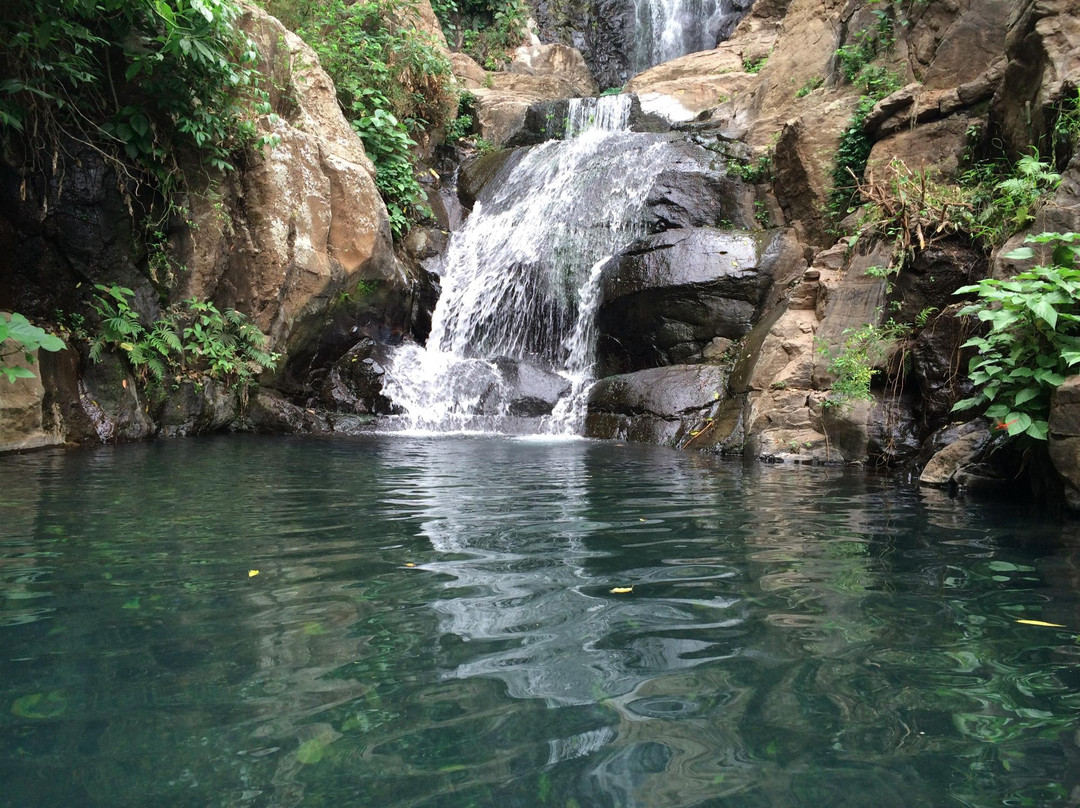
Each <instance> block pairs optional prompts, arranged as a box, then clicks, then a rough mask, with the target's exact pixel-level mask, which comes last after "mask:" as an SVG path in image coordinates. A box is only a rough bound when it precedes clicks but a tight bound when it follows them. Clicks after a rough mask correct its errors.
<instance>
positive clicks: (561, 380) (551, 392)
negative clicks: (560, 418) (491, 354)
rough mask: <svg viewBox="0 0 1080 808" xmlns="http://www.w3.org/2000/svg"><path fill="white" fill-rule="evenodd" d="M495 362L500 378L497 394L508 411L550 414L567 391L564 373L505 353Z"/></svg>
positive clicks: (532, 415) (528, 415)
mask: <svg viewBox="0 0 1080 808" xmlns="http://www.w3.org/2000/svg"><path fill="white" fill-rule="evenodd" d="M494 365H495V367H496V368H497V369H498V371H499V375H500V376H501V377H502V382H503V389H502V390H501V391H500V395H499V398H500V399H501V401H502V402H503V406H504V407H505V408H506V412H507V413H509V414H510V415H516V416H520V417H523V418H539V417H540V416H542V415H549V414H550V413H551V411H552V410H553V409H554V408H555V405H556V404H557V403H558V402H559V399H561V398H562V397H563V396H565V395H566V394H567V393H569V392H570V382H569V381H567V379H566V378H565V377H564V376H560V375H559V374H557V373H552V372H551V371H549V370H546V369H543V368H539V367H537V366H535V365H532V364H529V363H526V362H518V361H516V360H514V359H510V358H508V357H499V358H498V359H496V360H494Z"/></svg>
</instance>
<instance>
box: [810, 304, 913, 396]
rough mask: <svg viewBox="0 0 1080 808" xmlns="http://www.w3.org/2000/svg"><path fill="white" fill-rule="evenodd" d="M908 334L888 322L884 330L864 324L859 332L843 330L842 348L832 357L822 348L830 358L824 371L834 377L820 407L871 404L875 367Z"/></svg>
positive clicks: (856, 330) (904, 329)
mask: <svg viewBox="0 0 1080 808" xmlns="http://www.w3.org/2000/svg"><path fill="white" fill-rule="evenodd" d="M907 330H908V329H907V328H906V327H905V326H902V325H899V324H897V323H895V322H893V321H891V320H890V321H889V322H888V323H886V324H885V325H883V326H877V325H873V324H871V323H867V324H866V325H864V326H862V327H861V328H849V329H846V330H845V331H844V336H845V337H846V339H845V340H844V344H843V345H842V346H841V347H840V350H839V351H837V352H836V353H835V354H830V352H829V349H828V348H827V347H823V348H821V349H820V350H821V352H822V353H823V354H825V355H826V356H829V358H830V361H829V365H828V368H827V370H828V372H829V373H831V374H832V375H833V376H834V377H835V380H834V381H833V383H832V386H831V387H830V389H829V395H828V397H827V398H825V400H824V401H822V406H823V407H825V408H827V409H828V408H833V407H836V408H844V407H848V406H850V405H851V404H852V402H855V401H873V396H872V395H870V383H871V381H872V380H873V378H874V374H875V373H877V366H878V365H879V364H881V362H882V360H884V359H885V357H886V356H887V355H888V353H889V349H890V347H891V346H892V345H893V344H894V343H895V342H896V341H897V340H898V339H900V338H901V337H903V336H904V335H905V334H906V333H907Z"/></svg>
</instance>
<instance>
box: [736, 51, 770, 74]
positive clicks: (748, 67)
mask: <svg viewBox="0 0 1080 808" xmlns="http://www.w3.org/2000/svg"><path fill="white" fill-rule="evenodd" d="M768 61H769V54H765V55H764V56H760V57H758V58H757V59H743V63H742V69H743V73H760V72H761V68H763V67H765V63H766V62H768Z"/></svg>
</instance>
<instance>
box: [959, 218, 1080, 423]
mask: <svg viewBox="0 0 1080 808" xmlns="http://www.w3.org/2000/svg"><path fill="white" fill-rule="evenodd" d="M1025 241H1026V243H1029V244H1043V245H1052V246H1053V258H1052V261H1051V263H1050V264H1049V265H1047V266H1043V265H1038V266H1034V267H1032V268H1031V269H1029V270H1026V271H1025V272H1021V273H1019V274H1018V275H1016V276H1015V277H1014V278H1011V279H1008V280H997V279H990V278H988V279H986V280H982V281H980V282H979V283H977V284H973V285H970V286H964V287H962V288H960V289H957V290H956V294H970V293H974V294H976V295H978V300H977V301H976V302H974V303H972V304H971V305H969V306H966V307H964V308H963V309H961V311H960V314H963V315H975V316H976V317H978V319H979V320H981V321H983V322H985V323H987V324H988V326H989V331H988V332H987V333H986V335H985V336H977V337H973V338H972V339H970V340H968V341H967V342H966V343H965V347H972V348H975V349H976V351H977V352H976V354H975V356H974V357H972V359H971V363H970V365H969V367H968V375H969V377H970V379H971V381H972V382H973V383H974V384H976V385H980V386H981V389H980V390H979V392H978V393H977V394H976V395H975V396H973V397H972V398H967V399H964V400H963V401H960V402H957V404H956V405H955V406H954V407H953V409H954V410H970V409H976V408H978V409H982V410H983V412H984V414H985V415H987V416H988V417H990V418H994V419H996V421H997V429H1001V430H1005V431H1007V432H1008V434H1009V435H1010V436H1017V435H1027V436H1028V437H1030V438H1034V439H1036V440H1046V436H1047V415H1048V413H1049V408H1050V395H1051V393H1052V392H1053V390H1054V388H1055V387H1058V386H1060V385H1061V384H1062V383H1064V381H1065V377H1066V375H1067V374H1068V373H1069V372H1070V369H1071V368H1072V367H1073V366H1075V365H1077V364H1080V266H1078V265H1080V233H1042V234H1040V235H1037V236H1028V237H1027V239H1026V240H1025ZM1034 254H1035V253H1034V251H1033V250H1032V249H1031V248H1030V247H1021V248H1019V249H1017V250H1014V251H1012V252H1011V253H1009V254H1008V255H1007V256H1006V258H1010V259H1014V260H1024V259H1029V258H1032V257H1034Z"/></svg>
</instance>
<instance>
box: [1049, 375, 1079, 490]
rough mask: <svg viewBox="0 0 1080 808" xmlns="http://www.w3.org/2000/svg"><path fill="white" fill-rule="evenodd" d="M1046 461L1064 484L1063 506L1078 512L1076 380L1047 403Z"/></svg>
mask: <svg viewBox="0 0 1080 808" xmlns="http://www.w3.org/2000/svg"><path fill="white" fill-rule="evenodd" d="M1049 423H1050V440H1049V450H1050V460H1051V462H1052V463H1053V464H1054V468H1055V469H1056V470H1057V473H1058V474H1059V475H1060V476H1061V479H1062V481H1063V482H1064V489H1065V491H1064V493H1065V503H1066V504H1067V505H1068V506H1069V507H1070V508H1072V509H1073V510H1080V376H1071V377H1069V378H1068V379H1066V380H1065V383H1064V384H1063V385H1061V386H1060V387H1059V388H1057V390H1055V391H1054V395H1053V397H1052V398H1051V400H1050V420H1049Z"/></svg>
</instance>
